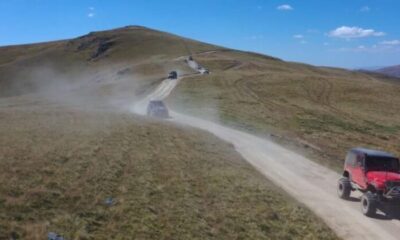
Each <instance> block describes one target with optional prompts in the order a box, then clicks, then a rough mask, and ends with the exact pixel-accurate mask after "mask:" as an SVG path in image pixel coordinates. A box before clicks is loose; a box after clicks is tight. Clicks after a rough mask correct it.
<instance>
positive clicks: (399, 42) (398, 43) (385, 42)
mask: <svg viewBox="0 0 400 240" xmlns="http://www.w3.org/2000/svg"><path fill="white" fill-rule="evenodd" d="M380 44H382V45H392V46H394V45H400V40H391V41H382V42H380Z"/></svg>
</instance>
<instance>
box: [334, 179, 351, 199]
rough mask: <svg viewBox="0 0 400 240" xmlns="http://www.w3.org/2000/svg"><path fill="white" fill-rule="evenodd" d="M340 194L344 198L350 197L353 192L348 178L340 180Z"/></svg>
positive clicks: (338, 191) (338, 190)
mask: <svg viewBox="0 0 400 240" xmlns="http://www.w3.org/2000/svg"><path fill="white" fill-rule="evenodd" d="M337 193H338V196H339V197H340V198H343V199H349V197H350V193H351V184H350V181H349V179H348V178H345V177H343V178H341V179H339V182H338V189H337Z"/></svg>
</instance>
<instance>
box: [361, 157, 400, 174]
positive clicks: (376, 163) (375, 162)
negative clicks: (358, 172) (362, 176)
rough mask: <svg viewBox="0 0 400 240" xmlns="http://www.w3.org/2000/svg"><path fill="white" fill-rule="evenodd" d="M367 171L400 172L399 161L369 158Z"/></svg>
mask: <svg viewBox="0 0 400 240" xmlns="http://www.w3.org/2000/svg"><path fill="white" fill-rule="evenodd" d="M366 169H367V171H389V172H399V171H400V166H399V160H398V159H397V158H389V157H367V159H366Z"/></svg>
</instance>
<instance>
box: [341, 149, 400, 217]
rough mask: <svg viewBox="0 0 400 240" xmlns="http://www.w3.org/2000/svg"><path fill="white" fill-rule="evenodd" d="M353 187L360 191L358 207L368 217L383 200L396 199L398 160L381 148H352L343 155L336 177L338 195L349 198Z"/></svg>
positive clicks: (399, 176) (399, 173)
mask: <svg viewBox="0 0 400 240" xmlns="http://www.w3.org/2000/svg"><path fill="white" fill-rule="evenodd" d="M355 190H359V191H361V192H362V193H363V196H362V197H361V206H362V211H363V213H364V215H367V216H374V215H375V214H376V210H377V207H378V205H379V204H380V203H382V202H389V201H399V200H400V164H399V159H398V158H396V157H395V156H393V155H392V154H390V153H386V152H382V151H377V150H371V149H365V148H354V149H351V150H350V151H349V152H348V153H347V156H346V160H345V164H344V172H343V177H342V178H341V179H339V183H338V195H339V197H341V198H343V199H349V198H350V193H351V191H355Z"/></svg>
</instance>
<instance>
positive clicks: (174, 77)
mask: <svg viewBox="0 0 400 240" xmlns="http://www.w3.org/2000/svg"><path fill="white" fill-rule="evenodd" d="M177 78H178V72H177V71H172V72H170V73H169V74H168V79H177Z"/></svg>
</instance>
